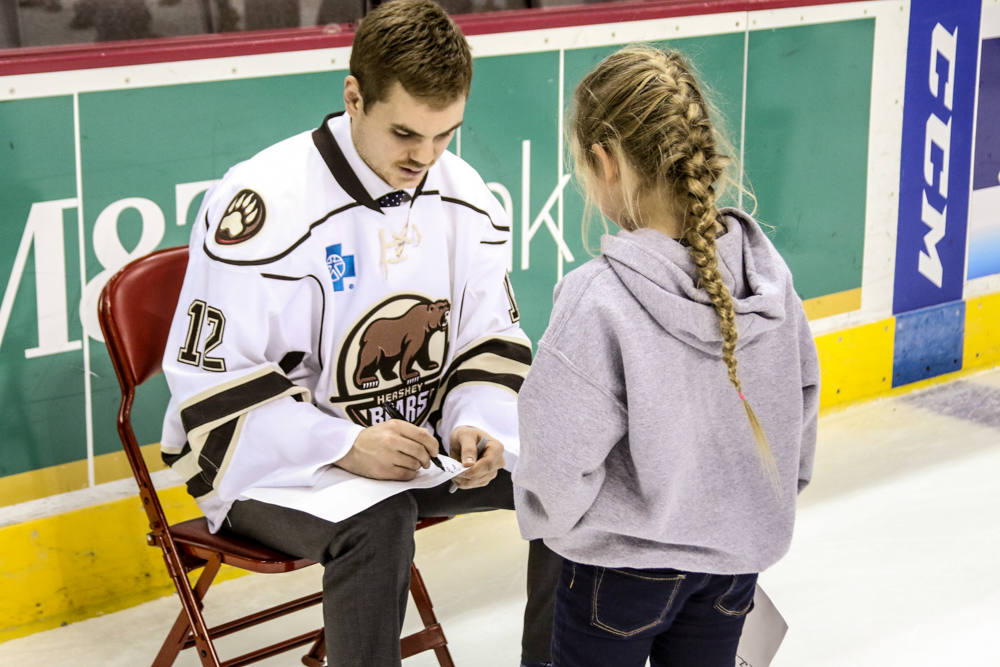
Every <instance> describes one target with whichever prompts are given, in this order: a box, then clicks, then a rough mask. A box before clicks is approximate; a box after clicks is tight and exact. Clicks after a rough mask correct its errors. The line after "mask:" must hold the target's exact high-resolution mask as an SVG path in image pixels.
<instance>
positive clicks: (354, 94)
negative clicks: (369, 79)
mask: <svg viewBox="0 0 1000 667" xmlns="http://www.w3.org/2000/svg"><path fill="white" fill-rule="evenodd" d="M344 109H345V110H346V111H347V115H348V116H350V117H351V118H356V117H358V116H359V115H361V114H363V113H364V112H365V101H364V99H363V98H362V97H361V84H360V83H358V80H357V79H356V78H355V77H353V76H350V75H348V76H347V78H345V79H344Z"/></svg>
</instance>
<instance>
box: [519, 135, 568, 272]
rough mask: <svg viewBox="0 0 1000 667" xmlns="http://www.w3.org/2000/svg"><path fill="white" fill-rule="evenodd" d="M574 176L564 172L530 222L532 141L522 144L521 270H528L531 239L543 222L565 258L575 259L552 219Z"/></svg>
mask: <svg viewBox="0 0 1000 667" xmlns="http://www.w3.org/2000/svg"><path fill="white" fill-rule="evenodd" d="M572 178H573V176H572V175H571V174H564V175H563V177H562V178H561V179H559V183H558V184H556V187H555V189H554V190H553V191H552V194H550V195H549V198H548V200H546V202H545V205H544V206H542V210H541V211H540V212H539V213H538V216H537V217H536V218H535V220H534V222H532V223H530V224H529V223H528V220H530V219H531V141H529V140H527V139H526V140H525V141H524V142H523V143H522V144H521V270H522V271H527V270H528V268H529V267H530V265H531V239H532V238H534V236H535V234H536V233H537V232H538V229H539V227H541V226H542V223H544V224H545V227H546V228H547V229H548V230H549V233H550V234H552V238H553V239H555V242H556V245H557V246H558V247H559V252H560V253H561V254H562V256H563V258H564V259H565V260H566V261H567V262H573V261H575V260H574V259H573V253H572V252H570V249H569V246H567V245H566V241H565V239H563V235H562V233H561V232H560V231H559V226H558V225H556V221H555V220H553V219H552V207H553V206H554V205H555V203H556V202H557V201H559V197H560V196H561V195H562V191H563V188H565V187H566V184H567V183H569V182H570V179H572Z"/></svg>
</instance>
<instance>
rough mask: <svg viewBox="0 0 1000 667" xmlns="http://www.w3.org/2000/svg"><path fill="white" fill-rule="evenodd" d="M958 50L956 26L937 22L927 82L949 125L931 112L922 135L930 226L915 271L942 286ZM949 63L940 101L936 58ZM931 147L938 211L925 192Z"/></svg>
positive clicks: (930, 180) (930, 179)
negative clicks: (937, 159) (935, 154)
mask: <svg viewBox="0 0 1000 667" xmlns="http://www.w3.org/2000/svg"><path fill="white" fill-rule="evenodd" d="M957 49H958V27H957V26H956V27H955V32H948V31H947V30H946V29H945V27H944V26H942V25H941V24H940V23H938V24H937V25H936V26H934V32H933V33H932V34H931V58H930V72H929V77H928V83H929V84H930V89H931V94H932V95H933V96H934V97H936V98H938V99H939V100H941V101H942V102H943V103H944V112H945V113H944V114H943V115H945V116H946V117H947V118H948V122H945V121H943V120H941V118H940V116H938V115H937V114H936V113H934V112H931V114H930V116H928V118H927V128H926V132H925V133H924V181H926V183H927V187H925V188H924V191H923V197H924V202H923V209H922V211H921V216H920V218H921V220H923V223H924V224H925V225H927V226H928V227H930V230H929V231H928V232H927V234H926V235H925V236H924V246H925V248H926V252H925V251H924V250H921V251H920V259H919V262H918V264H917V270H918V271H920V273H921V275H923V276H924V277H926V278H927V279H928V280H930V281H931V282H932V283H934V284H935V285H937V286H938V287H941V279H942V273H943V270H942V267H941V258H940V257H939V256H938V250H937V244H938V243H940V241H941V239H943V238H944V233H945V229H946V226H947V225H946V222H945V221H946V218H947V216H948V163H949V162H950V161H951V160H950V158H951V118H952V114H951V111H952V104H953V103H954V99H955V55H956V51H957ZM939 56H940V57H942V58H944V59H945V60H946V61H947V62H948V75H947V76H948V78H947V79H945V81H944V97H943V99H942V98H941V95H940V89H941V79H942V75H943V72H938V57H939ZM931 146H937V147H938V148H939V149H941V152H942V156H941V170H940V172H938V173H937V191H938V193H939V194H940V195H941V196H942V197H943V198H944V200H945V203H944V206H943V207H942V208H941V210H940V211H939V210H937V209H936V208H934V206H932V205H931V204H930V202H929V201H927V192H928V191H929V190H930V189H931V188H933V187H934V181H935V171H934V163H933V162H932V161H931Z"/></svg>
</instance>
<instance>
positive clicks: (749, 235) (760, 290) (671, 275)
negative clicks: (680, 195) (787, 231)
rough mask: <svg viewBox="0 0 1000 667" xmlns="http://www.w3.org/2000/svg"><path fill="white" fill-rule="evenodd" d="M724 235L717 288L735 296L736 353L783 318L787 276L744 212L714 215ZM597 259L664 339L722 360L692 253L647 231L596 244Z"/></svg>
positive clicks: (709, 303) (711, 309)
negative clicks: (598, 247) (720, 218)
mask: <svg viewBox="0 0 1000 667" xmlns="http://www.w3.org/2000/svg"><path fill="white" fill-rule="evenodd" d="M720 213H721V214H722V216H723V223H724V225H725V226H726V230H727V231H726V233H725V234H723V235H722V236H720V237H718V238H717V239H716V242H715V244H716V257H717V259H718V262H719V272H720V273H721V275H722V281H723V283H725V285H726V287H727V288H729V292H730V294H732V296H733V310H734V311H735V312H736V328H737V332H738V341H737V344H736V347H737V349H739V348H741V347H743V346H744V345H746V344H747V343H749V342H750V341H751V340H753V339H754V338H755V337H756V336H759V335H760V334H762V333H764V332H767V331H771V330H772V329H775V328H777V327H778V326H780V325H781V323H782V322H783V321H784V319H785V303H786V298H787V296H788V294H787V292H788V291H789V290H791V289H792V281H791V276H790V274H789V272H788V269H787V267H786V266H785V263H784V262H783V261H782V260H781V258H780V256H779V255H778V253H777V251H776V250H775V249H774V246H773V245H772V244H771V242H770V240H768V238H767V237H766V236H764V233H763V232H762V231H761V229H760V227H759V226H758V224H757V222H756V221H755V220H754V219H753V218H751V217H750V216H749V215H747V214H746V213H744V212H743V211H740V210H737V209H733V208H724V209H722V210H721V211H720ZM601 253H602V254H603V255H604V256H605V257H606V258H607V260H608V263H609V264H610V265H611V268H612V269H613V270H614V271H615V273H616V274H617V276H618V278H619V279H620V280H621V281H622V283H623V284H624V285H625V287H626V288H627V289H628V290H629V291H630V292H631V293H632V295H633V296H634V297H635V299H636V300H637V301H639V303H641V304H642V306H643V308H645V309H646V311H647V312H648V313H649V314H650V315H651V316H652V317H653V318H654V319H655V320H656V321H657V323H658V324H659V325H660V326H661V327H662V328H663V329H664V330H665V331H667V332H668V333H669V334H671V335H672V336H674V337H675V338H678V339H680V340H682V341H684V342H685V343H687V344H688V345H691V346H692V347H695V348H697V349H699V350H702V351H703V352H706V353H709V354H714V355H716V356H720V357H721V356H722V332H721V331H720V329H719V320H718V316H717V315H716V312H715V307H714V306H713V305H712V301H711V299H710V298H709V296H708V293H707V292H706V291H705V290H704V289H701V288H700V287H699V286H698V285H699V282H700V280H699V276H698V271H697V267H696V266H695V263H694V260H692V258H691V252H690V250H689V249H688V248H686V247H684V246H683V245H681V244H680V243H679V242H678V241H676V240H674V239H671V238H669V237H667V236H665V235H664V234H660V233H659V232H655V231H652V230H649V229H640V230H638V231H635V232H627V231H624V230H622V231H620V232H618V234H617V235H615V236H604V237H603V238H602V239H601Z"/></svg>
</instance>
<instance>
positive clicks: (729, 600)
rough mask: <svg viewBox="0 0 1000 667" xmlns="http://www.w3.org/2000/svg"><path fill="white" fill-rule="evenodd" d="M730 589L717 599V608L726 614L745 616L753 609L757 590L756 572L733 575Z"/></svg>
mask: <svg viewBox="0 0 1000 667" xmlns="http://www.w3.org/2000/svg"><path fill="white" fill-rule="evenodd" d="M731 578H732V583H730V584H729V589H728V590H727V591H726V592H725V593H723V594H722V595H720V596H719V598H718V599H717V600H716V601H715V608H716V609H717V610H718V611H721V612H722V613H723V614H725V615H726V616H743V615H745V614H747V613H749V612H750V610H751V609H753V596H754V593H756V591H757V575H756V574H734V575H731Z"/></svg>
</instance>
